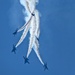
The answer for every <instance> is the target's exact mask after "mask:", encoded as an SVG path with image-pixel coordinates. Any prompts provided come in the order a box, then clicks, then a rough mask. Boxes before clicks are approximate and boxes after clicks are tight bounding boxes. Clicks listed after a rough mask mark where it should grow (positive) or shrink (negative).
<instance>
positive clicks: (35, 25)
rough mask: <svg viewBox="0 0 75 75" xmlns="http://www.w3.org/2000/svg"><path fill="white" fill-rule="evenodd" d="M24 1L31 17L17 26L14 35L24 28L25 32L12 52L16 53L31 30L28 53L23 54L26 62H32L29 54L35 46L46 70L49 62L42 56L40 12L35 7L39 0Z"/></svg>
mask: <svg viewBox="0 0 75 75" xmlns="http://www.w3.org/2000/svg"><path fill="white" fill-rule="evenodd" d="M23 1H24V2H23ZM23 1H22V0H20V3H21V5H23V6H24V8H25V9H26V11H27V15H28V18H29V19H27V18H26V20H25V21H26V23H25V24H24V25H23V26H22V27H21V28H20V29H18V28H17V29H16V30H15V32H14V33H13V35H14V36H15V35H16V34H17V33H18V32H20V31H22V30H23V34H22V36H21V38H20V40H19V41H18V43H17V44H16V45H13V49H12V51H11V52H14V53H15V54H16V48H17V47H18V46H19V45H20V44H21V43H22V42H23V40H24V38H25V37H26V35H27V33H28V31H29V32H30V41H29V47H28V52H27V55H26V56H23V59H24V63H25V64H26V63H28V64H30V62H29V59H28V57H29V55H30V53H31V51H32V48H33V50H34V52H35V53H36V55H37V57H38V59H39V61H40V62H41V64H42V65H43V67H44V70H48V67H47V63H44V62H43V61H42V58H41V56H40V53H39V34H40V31H39V12H38V10H36V9H35V5H36V2H37V0H23ZM25 13H26V12H25Z"/></svg>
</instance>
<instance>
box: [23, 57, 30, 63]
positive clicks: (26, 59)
mask: <svg viewBox="0 0 75 75" xmlns="http://www.w3.org/2000/svg"><path fill="white" fill-rule="evenodd" d="M23 58H24V61H25V62H24V63H25V64H26V63H28V64H30V63H29V61H28V60H29V59H28V58H26V57H24V56H23Z"/></svg>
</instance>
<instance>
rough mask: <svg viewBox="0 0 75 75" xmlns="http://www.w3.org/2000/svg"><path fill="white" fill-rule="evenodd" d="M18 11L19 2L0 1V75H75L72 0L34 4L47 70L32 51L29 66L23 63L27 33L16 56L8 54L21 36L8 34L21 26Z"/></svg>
mask: <svg viewBox="0 0 75 75" xmlns="http://www.w3.org/2000/svg"><path fill="white" fill-rule="evenodd" d="M22 9H23V7H22V6H21V5H20V3H19V0H0V75H75V0H39V4H38V5H37V9H38V10H39V11H40V14H41V17H40V30H41V34H40V39H39V40H40V41H39V42H40V48H39V51H40V54H41V57H42V59H43V61H44V62H47V63H48V68H49V70H48V71H44V70H43V66H42V64H41V63H40V62H39V60H38V58H37V56H36V54H35V53H34V51H32V53H31V55H30V57H29V61H30V65H27V64H26V65H25V64H24V60H23V55H26V52H27V49H28V43H29V34H28V35H27V37H26V39H25V40H24V42H23V43H22V44H21V45H20V46H19V47H18V48H17V54H13V53H11V50H12V45H13V44H16V43H17V41H18V40H19V38H20V36H21V34H22V32H21V33H19V34H17V35H16V36H15V37H14V36H13V35H12V33H13V32H14V30H15V29H16V28H17V27H20V26H22V25H23V24H24V20H23V18H24V15H23V13H22Z"/></svg>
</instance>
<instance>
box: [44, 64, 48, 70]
mask: <svg viewBox="0 0 75 75" xmlns="http://www.w3.org/2000/svg"><path fill="white" fill-rule="evenodd" d="M46 69H47V70H48V67H47V63H45V64H44V71H45V70H46Z"/></svg>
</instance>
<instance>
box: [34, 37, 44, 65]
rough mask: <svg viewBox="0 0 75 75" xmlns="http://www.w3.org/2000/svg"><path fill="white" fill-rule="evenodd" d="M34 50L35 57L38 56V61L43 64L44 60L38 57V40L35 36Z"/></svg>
mask: <svg viewBox="0 0 75 75" xmlns="http://www.w3.org/2000/svg"><path fill="white" fill-rule="evenodd" d="M34 51H35V53H36V55H37V57H38V58H39V60H40V62H41V63H42V64H43V65H44V62H43V61H42V59H41V57H40V53H39V43H38V40H37V39H36V38H35V42H34Z"/></svg>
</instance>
